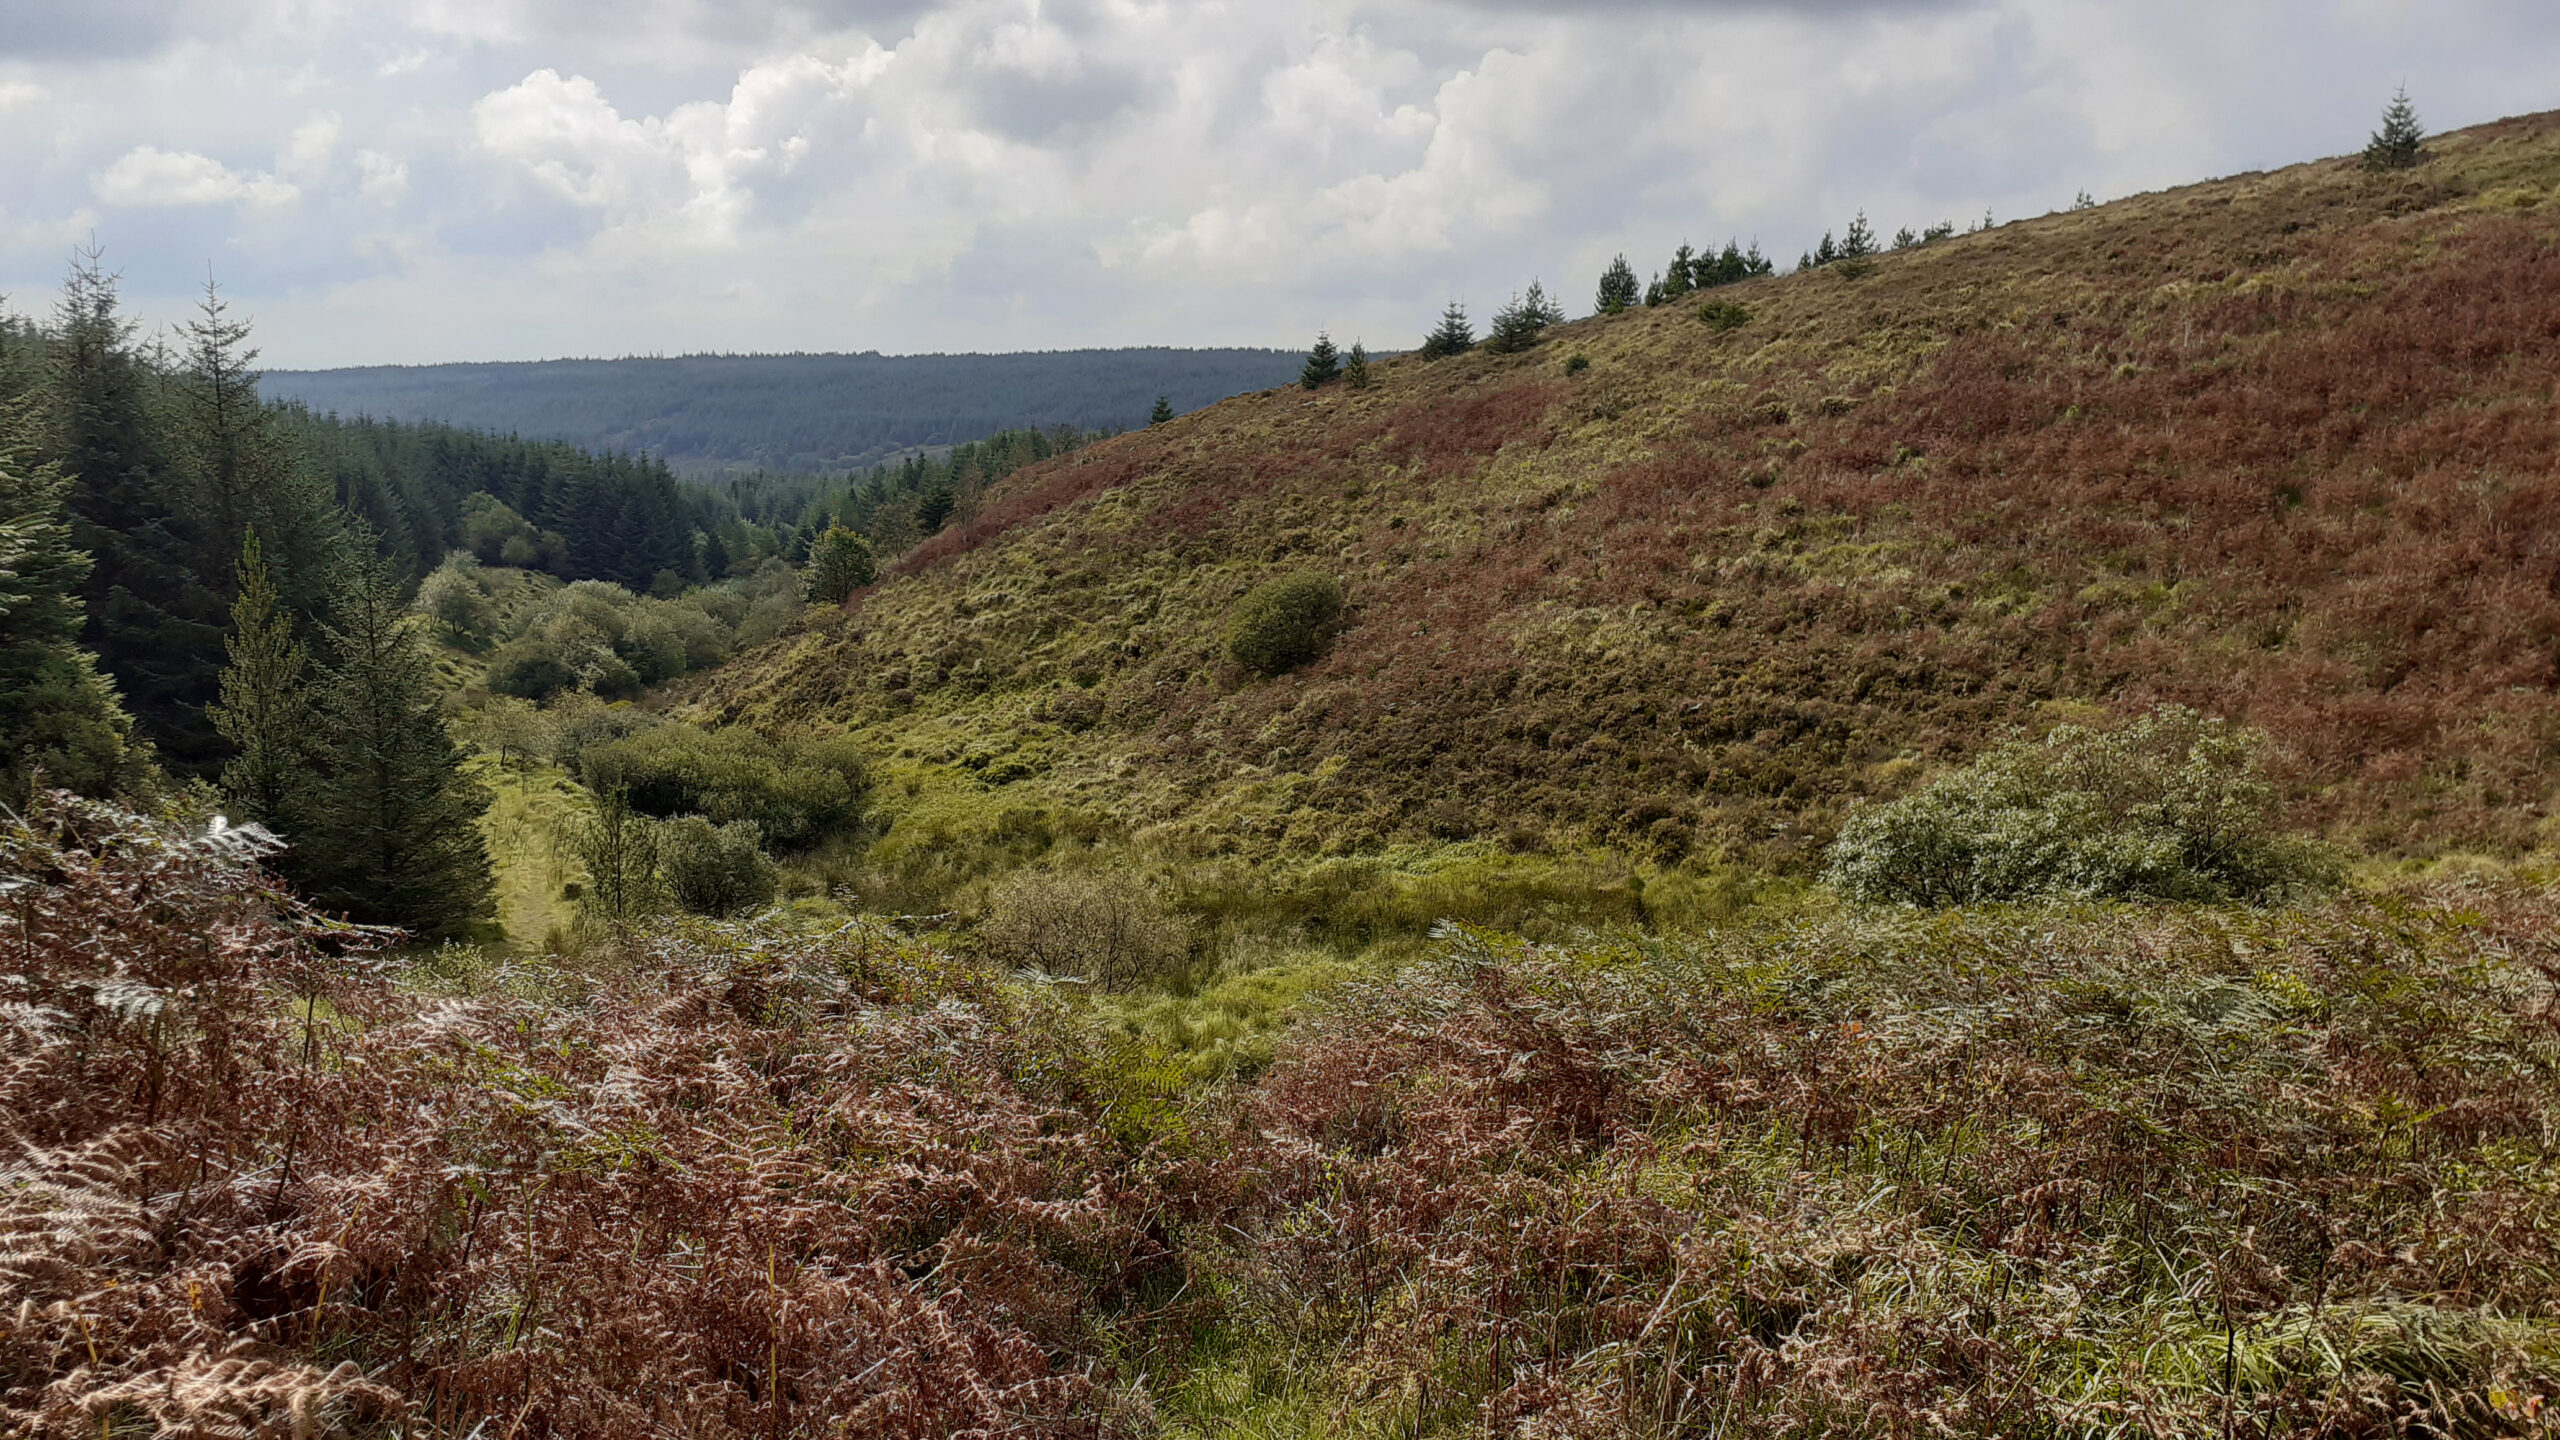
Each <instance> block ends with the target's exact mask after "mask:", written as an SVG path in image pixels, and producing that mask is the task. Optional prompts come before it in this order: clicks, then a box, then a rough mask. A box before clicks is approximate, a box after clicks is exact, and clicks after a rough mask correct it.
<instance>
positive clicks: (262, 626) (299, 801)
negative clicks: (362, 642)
mask: <svg viewBox="0 0 2560 1440" xmlns="http://www.w3.org/2000/svg"><path fill="white" fill-rule="evenodd" d="M222 644H223V649H224V650H225V651H226V652H227V653H228V654H229V656H230V659H231V664H230V665H229V666H228V667H227V668H225V669H224V670H223V672H222V698H221V699H220V700H219V701H217V702H216V703H215V704H214V706H213V711H212V719H213V726H214V729H215V730H217V731H219V732H220V733H221V735H222V738H223V739H224V740H226V741H228V742H230V744H231V747H232V750H233V752H234V753H233V754H232V757H231V759H230V760H229V762H228V763H226V764H224V766H223V767H222V789H223V792H224V793H225V794H226V795H228V796H229V797H230V800H231V804H232V806H233V807H234V809H236V810H237V811H238V813H239V816H240V818H241V819H244V820H250V821H255V822H256V823H258V824H260V825H264V826H266V827H267V828H268V829H270V830H273V831H275V832H276V833H277V834H279V835H283V836H286V837H288V838H298V837H299V836H300V835H301V832H302V828H303V821H304V819H305V818H306V817H307V816H308V815H309V813H310V805H309V799H310V792H311V762H312V758H313V757H312V753H311V747H312V742H313V740H314V738H315V734H314V730H313V727H312V724H311V704H310V694H309V688H308V686H307V683H306V679H307V676H306V672H307V671H308V669H309V668H310V656H309V653H308V652H307V651H306V650H304V648H303V646H302V643H301V642H300V641H298V640H296V639H295V638H294V635H293V620H292V617H291V616H290V615H288V614H286V613H285V612H284V610H283V609H282V607H280V606H279V605H278V604H277V601H276V587H275V580H274V577H273V576H272V575H271V574H270V573H269V571H268V568H267V559H266V554H265V552H264V550H263V549H262V548H261V547H260V545H259V543H258V532H257V531H255V530H252V531H250V532H249V534H248V538H247V539H245V540H243V541H242V542H241V546H240V597H239V598H238V599H237V600H234V601H233V602H231V633H230V634H229V635H227V636H225V637H223V642H222ZM287 863H288V868H289V869H293V870H299V869H300V868H301V857H300V856H295V857H293V859H291V860H289V861H288V862H287Z"/></svg>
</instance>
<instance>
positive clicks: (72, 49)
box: [0, 0, 184, 60]
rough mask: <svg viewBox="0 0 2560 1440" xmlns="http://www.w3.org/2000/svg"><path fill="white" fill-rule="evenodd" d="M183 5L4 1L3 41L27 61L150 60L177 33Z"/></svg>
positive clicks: (144, 0)
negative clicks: (142, 57)
mask: <svg viewBox="0 0 2560 1440" xmlns="http://www.w3.org/2000/svg"><path fill="white" fill-rule="evenodd" d="M183 8H184V7H183V3H182V0H84V3H80V4H71V5H65V4H60V3H57V0H0V36H6V37H7V40H6V42H5V43H6V46H7V54H8V56H9V57H10V58H12V59H23V60H60V59H72V60H88V59H99V58H110V57H116V56H125V55H142V54H148V53H150V52H152V51H155V50H157V49H159V48H160V47H161V46H162V45H164V44H165V43H167V41H168V39H169V37H170V35H171V34H172V32H174V31H175V30H176V28H177V23H178V18H179V15H180V13H181V12H182V10H183Z"/></svg>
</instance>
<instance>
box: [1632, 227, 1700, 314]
mask: <svg viewBox="0 0 2560 1440" xmlns="http://www.w3.org/2000/svg"><path fill="white" fill-rule="evenodd" d="M1694 265H1695V259H1694V252H1692V251H1691V250H1690V248H1689V246H1688V244H1687V243H1686V242H1683V243H1682V244H1681V246H1680V248H1679V249H1677V250H1674V251H1672V252H1671V263H1670V264H1669V265H1668V266H1666V267H1664V269H1663V272H1662V279H1661V280H1660V281H1659V282H1657V283H1656V284H1655V285H1654V287H1653V288H1652V289H1650V290H1648V291H1647V292H1646V294H1645V297H1644V303H1646V304H1647V305H1668V304H1670V303H1671V302H1672V301H1674V300H1678V299H1680V298H1681V297H1683V296H1685V295H1687V294H1688V293H1689V292H1690V291H1692V290H1695V289H1696V288H1698V280H1697V275H1696V273H1695V270H1694Z"/></svg>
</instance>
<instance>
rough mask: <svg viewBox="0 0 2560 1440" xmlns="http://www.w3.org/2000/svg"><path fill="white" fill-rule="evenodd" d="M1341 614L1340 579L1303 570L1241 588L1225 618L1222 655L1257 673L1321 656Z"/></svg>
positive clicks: (1270, 672)
mask: <svg viewBox="0 0 2560 1440" xmlns="http://www.w3.org/2000/svg"><path fill="white" fill-rule="evenodd" d="M1341 618H1342V582H1341V581H1339V580H1336V579H1335V578H1333V577H1332V576H1331V575H1327V574H1324V573H1322V572H1321V571H1314V570H1305V571H1300V572H1299V573H1297V574H1295V575H1283V576H1281V577H1280V578H1279V579H1277V580H1271V581H1266V582H1264V583H1263V584H1261V585H1257V586H1255V587H1254V588H1253V589H1251V590H1249V591H1247V592H1245V596H1244V598H1243V599H1241V600H1238V601H1237V602H1236V608H1235V612H1234V613H1233V614H1232V615H1231V616H1229V618H1228V621H1227V657H1228V658H1229V659H1231V660H1233V661H1235V662H1236V664H1238V665H1240V666H1243V667H1244V668H1245V669H1246V670H1248V671H1251V672H1252V673H1254V674H1257V675H1277V674H1279V673H1281V672H1282V671H1284V670H1290V669H1294V668H1296V667H1297V666H1300V665H1304V664H1305V663H1307V662H1308V661H1310V660H1313V659H1315V658H1316V657H1317V656H1319V655H1322V654H1323V653H1324V650H1325V645H1326V644H1327V642H1329V641H1330V640H1331V639H1332V635H1333V624H1334V622H1335V621H1336V620H1339V619H1341Z"/></svg>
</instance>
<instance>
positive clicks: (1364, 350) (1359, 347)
mask: <svg viewBox="0 0 2560 1440" xmlns="http://www.w3.org/2000/svg"><path fill="white" fill-rule="evenodd" d="M1342 383H1343V384H1344V385H1346V386H1348V387H1350V388H1351V389H1354V390H1366V389H1368V388H1369V347H1367V346H1366V345H1363V344H1361V343H1360V342H1359V341H1357V340H1354V341H1352V342H1351V353H1350V354H1349V355H1347V356H1345V357H1344V358H1343V362H1342Z"/></svg>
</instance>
